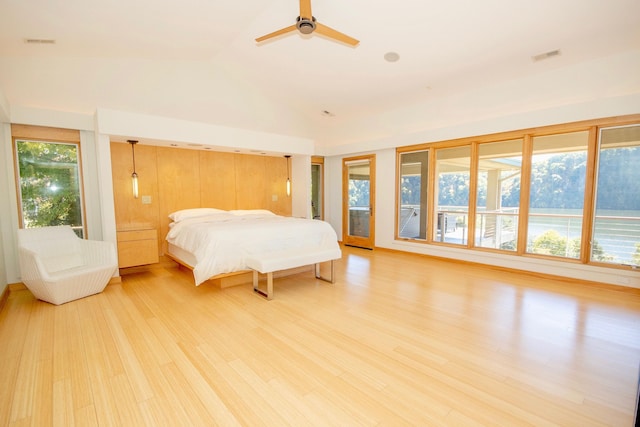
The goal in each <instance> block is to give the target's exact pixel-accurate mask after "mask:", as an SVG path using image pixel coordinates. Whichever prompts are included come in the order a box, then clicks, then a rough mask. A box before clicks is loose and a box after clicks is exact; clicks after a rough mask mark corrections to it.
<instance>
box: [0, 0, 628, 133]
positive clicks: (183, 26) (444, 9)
mask: <svg viewBox="0 0 640 427" xmlns="http://www.w3.org/2000/svg"><path fill="white" fill-rule="evenodd" d="M312 8H313V14H314V16H315V17H316V18H317V19H318V21H319V22H321V23H323V24H325V25H327V26H329V27H332V28H334V29H336V30H338V31H341V32H343V33H346V34H348V35H350V36H352V37H355V38H356V39H359V40H360V44H359V45H358V46H357V47H355V48H353V47H349V46H346V45H343V44H340V43H337V42H334V41H331V40H329V39H326V38H323V37H322V36H319V35H315V34H313V35H310V36H302V35H300V34H298V33H297V32H295V33H291V34H289V35H286V36H283V37H280V38H278V39H275V40H273V41H268V42H264V43H262V44H260V45H258V44H257V43H256V42H255V41H254V39H255V38H256V37H258V36H262V35H264V34H267V33H270V32H272V31H275V30H277V29H280V28H283V27H286V26H289V25H291V24H293V23H294V22H295V18H296V16H297V15H298V1H296V0H242V1H238V0H182V1H162V0H154V1H152V0H126V1H124V0H112V1H98V0H0V91H1V92H2V93H4V95H5V97H6V98H7V100H8V102H9V104H10V105H11V106H23V107H31V108H42V109H51V110H60V111H69V112H77V113H86V114H93V113H94V111H95V110H96V108H108V109H115V110H122V111H130V112H137V113H144V114H152V115H158V116H166V117H172V118H177V119H185V120H192V121H199V122H205V123H213V124H220V125H227V126H233V127H241V128H245V129H251V130H258V131H264V132H275V133H280V134H284V135H292V136H298V137H305V138H311V139H315V140H322V139H323V138H322V136H323V135H325V136H326V135H331V137H332V138H338V139H339V138H340V136H339V134H337V133H336V132H332V129H334V130H335V129H338V128H340V127H341V126H344V125H345V124H346V123H349V122H358V121H359V122H362V120H363V119H364V118H367V117H371V118H373V117H380V114H383V113H385V112H388V111H392V110H395V109H398V108H400V107H403V108H406V107H407V106H410V105H413V104H419V103H423V102H428V101H429V100H434V99H437V100H444V99H447V98H448V97H452V96H457V95H459V94H460V93H464V92H465V91H472V90H477V89H478V88H483V87H489V86H491V85H494V84H497V83H499V82H505V81H517V80H518V79H522V78H526V77H528V76H532V75H535V74H539V73H544V72H547V71H549V70H553V69H560V68H563V67H570V66H572V65H575V64H579V63H582V62H586V61H592V60H596V59H599V58H605V57H607V56H610V55H615V54H618V53H622V52H627V51H636V50H638V49H640V1H638V0H607V1H604V0H562V1H558V0H537V1H520V0H484V1H477V0H458V1H439V2H435V1H424V0H393V1H390V0H389V1H382V0H379V1H376V0H349V1H340V0H313V1H312ZM27 38H36V39H54V40H55V44H41V45H37V44H36V45H33V44H27V43H25V42H24V39H27ZM556 49H559V50H560V51H561V54H560V55H559V56H557V57H553V58H550V59H547V60H545V61H540V62H534V61H533V60H532V56H534V55H537V54H541V53H544V52H548V51H552V50H556ZM390 51H394V52H397V53H398V54H399V55H400V60H399V61H398V62H395V63H389V62H386V61H385V60H384V58H383V57H384V54H385V53H387V52H390ZM323 111H328V112H330V115H331V116H330V117H327V116H326V115H325V114H323ZM326 138H327V137H325V139H326Z"/></svg>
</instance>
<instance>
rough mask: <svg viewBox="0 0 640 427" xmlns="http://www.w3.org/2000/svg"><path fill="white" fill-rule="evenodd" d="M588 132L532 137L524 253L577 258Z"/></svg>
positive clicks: (579, 242)
mask: <svg viewBox="0 0 640 427" xmlns="http://www.w3.org/2000/svg"><path fill="white" fill-rule="evenodd" d="M588 141H589V132H588V131H583V132H573V133H565V134H556V135H547V136H540V137H534V138H533V155H532V158H531V181H530V182H531V185H530V193H529V218H528V229H527V252H528V253H534V254H543V255H550V256H557V257H566V258H575V259H580V246H581V236H582V217H583V213H584V212H583V208H584V192H585V180H586V170H587V147H588Z"/></svg>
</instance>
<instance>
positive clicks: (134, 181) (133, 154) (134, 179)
mask: <svg viewBox="0 0 640 427" xmlns="http://www.w3.org/2000/svg"><path fill="white" fill-rule="evenodd" d="M127 142H128V143H129V144H131V157H132V158H133V173H132V174H131V184H132V185H133V197H134V198H136V199H137V198H138V174H137V173H136V149H135V146H136V144H137V143H138V141H137V140H135V139H127Z"/></svg>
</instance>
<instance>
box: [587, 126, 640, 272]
mask: <svg viewBox="0 0 640 427" xmlns="http://www.w3.org/2000/svg"><path fill="white" fill-rule="evenodd" d="M590 259H591V261H596V262H605V263H615V264H629V265H636V266H639V265H640V125H636V126H625V127H615V128H607V129H603V130H602V131H601V133H600V138H599V152H598V168H597V186H596V203H595V217H594V222H593V240H592V244H591V253H590Z"/></svg>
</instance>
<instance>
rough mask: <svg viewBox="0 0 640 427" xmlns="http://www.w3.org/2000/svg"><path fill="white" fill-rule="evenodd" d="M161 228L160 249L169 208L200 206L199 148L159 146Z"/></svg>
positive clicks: (167, 228) (167, 220)
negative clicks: (184, 148) (196, 149)
mask: <svg viewBox="0 0 640 427" xmlns="http://www.w3.org/2000/svg"><path fill="white" fill-rule="evenodd" d="M158 184H159V186H160V188H159V196H160V204H159V207H160V229H159V234H160V236H161V239H162V240H161V242H162V245H163V252H164V249H165V248H166V242H165V240H164V238H165V237H166V235H167V233H168V232H169V222H170V220H169V217H168V215H169V214H170V213H171V212H175V211H177V210H180V209H189V208H197V207H201V206H202V205H201V204H200V157H199V153H198V151H194V150H179V149H175V148H166V147H158Z"/></svg>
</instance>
